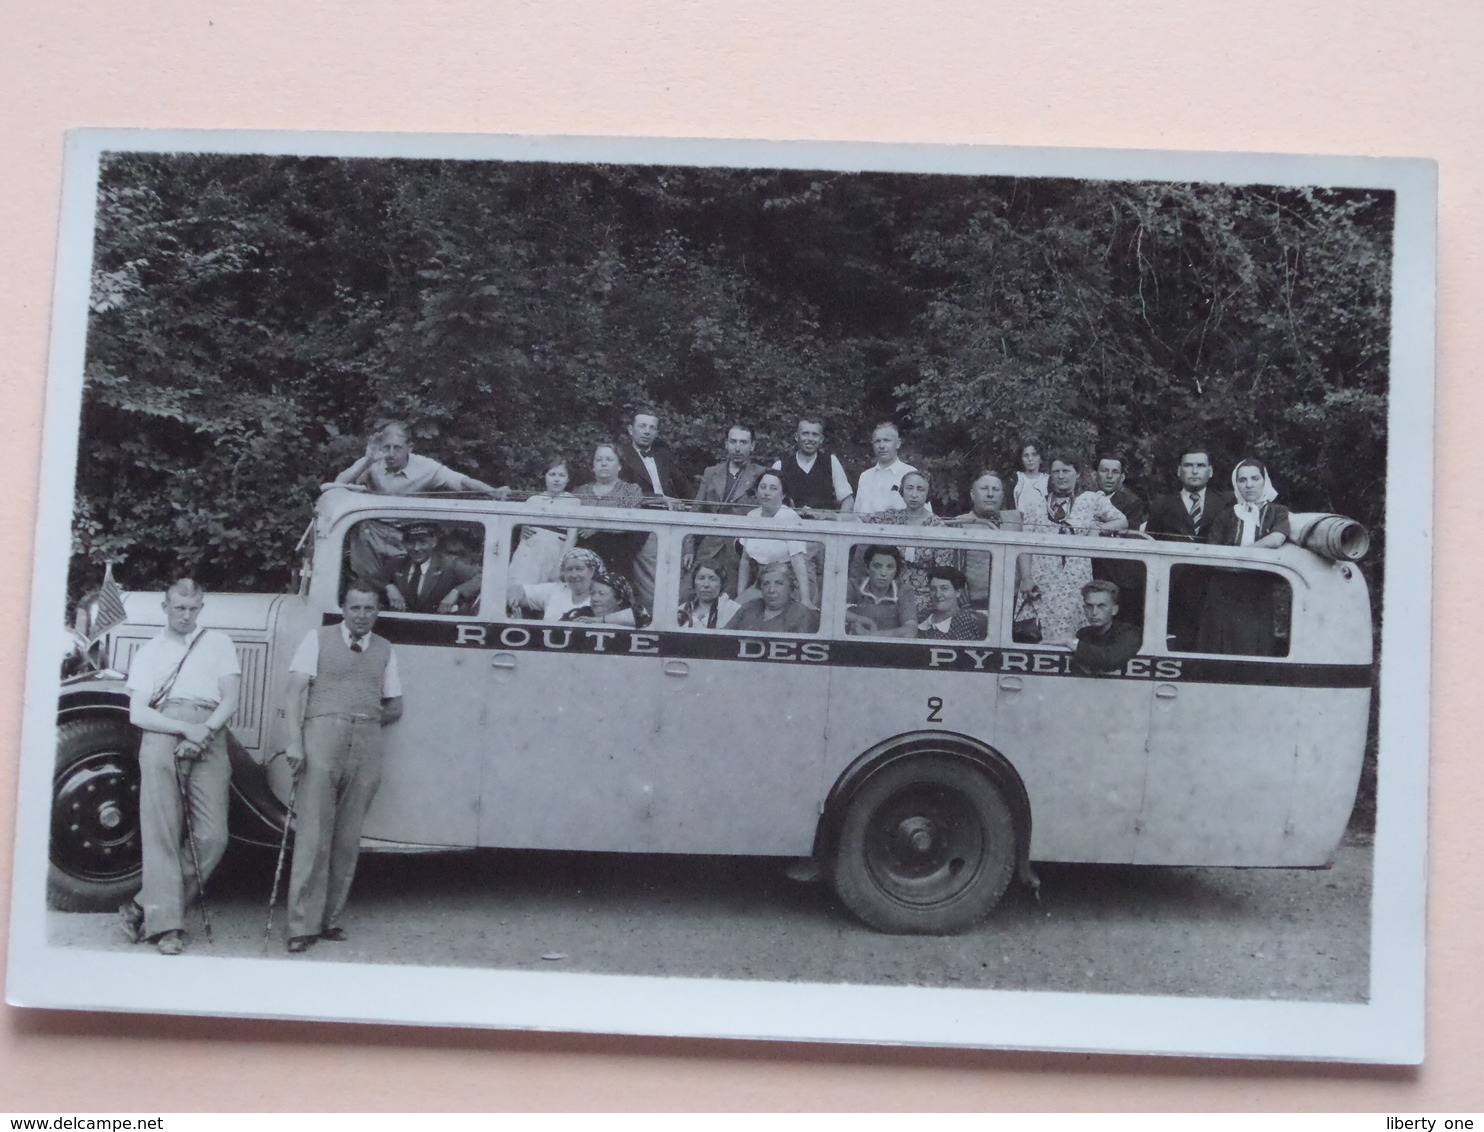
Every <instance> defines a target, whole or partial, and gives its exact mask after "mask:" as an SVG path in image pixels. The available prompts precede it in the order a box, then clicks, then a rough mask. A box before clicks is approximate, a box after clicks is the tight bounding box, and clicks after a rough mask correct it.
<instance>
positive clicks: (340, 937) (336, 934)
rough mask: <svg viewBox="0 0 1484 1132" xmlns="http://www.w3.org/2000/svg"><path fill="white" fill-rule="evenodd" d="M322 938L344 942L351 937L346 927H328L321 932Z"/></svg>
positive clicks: (332, 941) (334, 941)
mask: <svg viewBox="0 0 1484 1132" xmlns="http://www.w3.org/2000/svg"><path fill="white" fill-rule="evenodd" d="M319 937H320V939H325V940H329V941H330V942H331V943H344V942H345V941H346V939H348V938H349V937H348V936H347V935H346V934H345V929H344V928H326V929H325V930H324V931H322V932H320V933H319Z"/></svg>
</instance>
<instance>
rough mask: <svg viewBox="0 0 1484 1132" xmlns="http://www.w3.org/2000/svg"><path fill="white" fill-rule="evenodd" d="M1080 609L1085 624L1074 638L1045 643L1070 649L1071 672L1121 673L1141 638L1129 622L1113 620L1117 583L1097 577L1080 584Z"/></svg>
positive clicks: (1140, 634)
mask: <svg viewBox="0 0 1484 1132" xmlns="http://www.w3.org/2000/svg"><path fill="white" fill-rule="evenodd" d="M1082 612H1083V615H1084V616H1085V617H1086V618H1087V624H1086V625H1084V626H1083V627H1082V628H1080V629H1078V630H1077V635H1076V636H1075V637H1066V638H1063V639H1061V640H1059V641H1047V642H1046V643H1047V644H1048V645H1053V646H1055V647H1057V648H1066V649H1071V650H1072V669H1073V671H1076V672H1082V673H1087V674H1089V675H1095V676H1097V675H1109V674H1113V673H1118V672H1122V671H1123V666H1124V665H1125V664H1127V663H1128V662H1129V660H1130V659H1132V658H1133V657H1134V656H1135V655H1137V653H1138V651H1139V646H1140V645H1141V644H1143V641H1144V638H1143V634H1142V633H1140V632H1139V630H1137V629H1135V628H1134V627H1133V626H1132V625H1129V624H1127V623H1126V622H1123V621H1119V620H1117V617H1118V586H1117V585H1116V584H1115V583H1113V582H1107V581H1101V580H1097V581H1091V582H1088V583H1087V585H1085V586H1083V587H1082Z"/></svg>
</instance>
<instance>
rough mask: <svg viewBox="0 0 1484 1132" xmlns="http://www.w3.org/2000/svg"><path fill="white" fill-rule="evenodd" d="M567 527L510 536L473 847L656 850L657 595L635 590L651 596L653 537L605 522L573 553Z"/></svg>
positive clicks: (492, 644) (490, 650)
mask: <svg viewBox="0 0 1484 1132" xmlns="http://www.w3.org/2000/svg"><path fill="white" fill-rule="evenodd" d="M596 513H597V514H601V512H596ZM567 534H568V529H567V528H564V527H555V526H553V527H552V528H551V529H547V528H546V527H536V526H534V525H531V526H526V525H517V526H516V527H515V528H514V530H513V532H512V540H511V541H513V542H514V543H515V550H514V553H513V555H512V557H511V559H510V561H509V564H508V569H507V575H508V576H507V577H506V579H505V581H506V585H505V590H506V592H505V594H504V595H503V596H504V598H505V601H504V603H503V604H504V606H505V608H504V612H505V615H506V619H505V620H504V621H502V622H500V623H499V624H497V625H492V626H490V630H489V631H490V638H489V642H488V645H487V647H486V650H485V652H484V656H485V657H486V659H485V661H484V663H485V664H486V665H487V666H488V676H489V682H488V684H487V694H486V696H485V710H486V717H485V718H486V730H485V743H484V776H483V785H482V795H483V797H482V804H481V812H480V821H479V844H480V845H492V846H501V847H505V848H530V849H588V850H606V851H615V852H636V851H638V852H642V851H646V850H648V849H650V848H652V838H651V827H652V825H653V811H654V791H655V776H654V741H655V731H656V728H657V724H658V718H657V711H658V703H659V683H658V680H659V673H658V666H659V664H660V659H659V656H658V655H657V654H658V652H659V647H658V640H659V638H658V635H657V634H655V633H652V632H650V631H649V626H650V616H651V614H650V610H649V609H648V608H647V603H648V601H650V600H652V598H648V599H643V598H640V597H639V596H638V595H639V594H640V593H645V592H647V593H651V594H652V592H653V588H652V587H653V584H654V564H655V562H656V547H657V545H658V542H657V539H658V536H657V533H656V532H655V531H654V530H653V529H644V528H639V527H628V526H619V525H618V524H614V523H602V522H601V521H599V522H597V523H594V525H593V526H592V527H583V528H579V529H577V534H576V545H575V547H574V548H570V549H571V550H575V553H571V552H569V549H568V548H564V546H563V541H564V540H565V539H566V537H567ZM522 548H525V551H524V552H523V550H522ZM641 579H642V580H643V583H642V584H643V586H645V587H647V589H642V588H641Z"/></svg>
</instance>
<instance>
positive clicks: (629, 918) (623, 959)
mask: <svg viewBox="0 0 1484 1132" xmlns="http://www.w3.org/2000/svg"><path fill="white" fill-rule="evenodd" d="M1037 872H1038V873H1039V875H1040V877H1041V880H1042V888H1041V898H1040V901H1039V903H1038V902H1037V901H1035V900H1034V899H1033V898H1032V897H1031V895H1030V893H1029V892H1028V891H1027V890H1025V889H1023V888H1020V887H1012V888H1011V890H1010V892H1009V893H1008V894H1007V895H1006V897H1005V899H1004V901H1003V902H1002V903H1001V905H1000V906H999V908H997V909H996V910H995V911H994V912H993V913H992V914H991V915H990V917H989V918H988V919H987V920H986V921H985V922H984V923H983V924H982V925H980V926H979V927H977V928H976V929H974V930H972V931H970V932H967V933H965V934H963V935H959V936H949V937H911V936H886V935H882V934H880V933H878V932H875V931H872V930H871V929H870V928H867V927H866V926H864V925H863V924H861V923H859V922H858V921H856V920H855V919H853V918H852V917H851V915H850V914H849V913H848V912H847V911H846V910H845V909H844V907H843V906H842V905H841V904H840V903H839V901H838V900H836V899H835V897H834V894H833V893H832V892H831V891H830V889H829V887H828V885H826V884H818V883H815V884H808V883H799V882H796V881H791V880H789V879H787V878H786V877H785V876H784V875H783V871H782V866H781V863H780V862H779V861H777V860H767V859H734V858H720V857H686V858H675V857H620V856H610V855H606V854H578V853H534V852H508V851H507V852H493V851H472V852H462V853H444V854H436V855H420V856H405V855H401V856H387V855H369V854H368V855H365V856H363V857H362V860H361V871H360V873H359V875H358V876H357V879H356V888H355V892H354V893H353V895H352V899H351V907H350V910H349V913H348V916H347V918H346V920H345V923H344V926H345V928H346V930H347V931H348V932H349V935H350V938H349V939H348V940H347V941H346V942H344V943H329V942H321V943H318V944H317V945H315V946H314V947H313V948H311V949H310V951H309V952H308V953H307V954H305V955H303V956H289V955H287V954H285V953H284V950H283V946H284V944H283V923H284V914H283V910H282V907H281V906H280V909H279V911H278V912H277V914H276V915H275V929H274V931H275V935H274V940H273V944H272V947H271V950H270V951H269V954H270V955H274V956H279V957H282V959H283V961H284V962H293V963H337V962H360V963H398V964H428V965H437V966H460V967H466V966H472V967H499V968H508V969H529V970H547V971H549V970H554V969H561V970H568V971H583V972H599V973H609V974H641V975H686V976H697V977H721V978H729V979H768V980H800V981H806V982H829V983H835V982H843V983H877V984H885V985H895V986H962V987H990V988H998V989H1007V990H1042V991H1091V992H1096V993H1103V994H1158V995H1202V996H1214V997H1220V998H1252V999H1286V1000H1307V1001H1330V1002H1358V1001H1363V1000H1364V999H1365V998H1366V997H1367V995H1368V993H1369V949H1370V944H1369V940H1370V894H1371V849H1370V846H1369V845H1368V844H1365V843H1363V842H1362V841H1360V840H1358V839H1357V840H1350V841H1347V843H1346V844H1345V845H1344V846H1342V847H1341V849H1340V852H1339V855H1338V858H1337V860H1336V863H1335V865H1334V867H1333V868H1332V869H1329V870H1300V869H1193V868H1181V869H1170V868H1137V867H1131V866H1107V865H1040V866H1038V867H1037ZM272 876H273V858H272V856H271V855H264V854H258V853H254V852H251V851H249V852H245V853H244V852H234V854H229V856H228V861H227V863H225V864H224V865H223V868H222V871H221V872H220V873H219V874H218V876H217V877H216V878H215V879H214V881H213V884H212V886H211V888H212V890H213V891H212V894H211V909H212V921H213V928H214V935H215V942H214V943H213V944H211V945H209V946H208V945H207V944H206V943H205V942H204V941H203V940H202V939H201V938H200V935H199V931H198V929H199V924H200V921H199V919H197V918H194V917H193V918H192V919H190V920H189V921H188V930H189V931H190V940H189V947H190V948H191V950H192V951H193V953H195V954H203V953H204V954H217V955H229V956H251V957H256V956H260V955H262V954H263V951H262V950H261V947H262V938H263V926H264V919H265V915H266V907H267V896H268V890H269V885H270V883H271V881H272ZM48 931H49V938H50V940H51V942H52V943H53V944H54V945H57V946H59V947H76V948H80V949H104V950H124V949H127V948H128V947H129V946H130V945H129V944H128V943H127V942H125V941H124V939H123V938H122V936H121V935H119V933H118V930H117V928H116V926H115V917H114V916H113V915H111V914H110V915H82V914H76V913H57V912H54V913H50V914H49V921H48ZM159 961H160V962H161V963H168V962H170V960H169V959H168V958H164V957H161V958H160V960H159Z"/></svg>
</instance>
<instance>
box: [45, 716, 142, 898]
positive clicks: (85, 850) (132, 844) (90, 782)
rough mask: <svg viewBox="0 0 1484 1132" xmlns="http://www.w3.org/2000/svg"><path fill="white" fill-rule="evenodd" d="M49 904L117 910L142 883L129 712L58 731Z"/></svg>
mask: <svg viewBox="0 0 1484 1132" xmlns="http://www.w3.org/2000/svg"><path fill="white" fill-rule="evenodd" d="M50 858H51V859H50V863H49V868H48V869H47V882H46V895H47V903H48V904H49V905H50V906H51V907H53V908H56V909H58V910H60V911H63V912H111V911H113V910H114V909H115V908H117V907H118V905H119V903H120V902H121V901H123V900H125V899H127V898H128V897H129V896H131V895H132V894H133V893H134V892H136V891H137V890H138V888H139V876H140V842H139V733H138V732H137V731H135V730H134V729H133V728H132V727H130V726H129V723H128V720H127V719H124V718H122V717H113V716H100V717H93V718H88V719H76V720H71V721H69V722H67V723H64V724H62V725H61V726H60V727H59V728H58V729H57V762H56V773H55V775H54V776H53V778H52V831H51V852H50Z"/></svg>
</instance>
